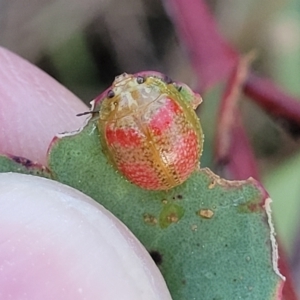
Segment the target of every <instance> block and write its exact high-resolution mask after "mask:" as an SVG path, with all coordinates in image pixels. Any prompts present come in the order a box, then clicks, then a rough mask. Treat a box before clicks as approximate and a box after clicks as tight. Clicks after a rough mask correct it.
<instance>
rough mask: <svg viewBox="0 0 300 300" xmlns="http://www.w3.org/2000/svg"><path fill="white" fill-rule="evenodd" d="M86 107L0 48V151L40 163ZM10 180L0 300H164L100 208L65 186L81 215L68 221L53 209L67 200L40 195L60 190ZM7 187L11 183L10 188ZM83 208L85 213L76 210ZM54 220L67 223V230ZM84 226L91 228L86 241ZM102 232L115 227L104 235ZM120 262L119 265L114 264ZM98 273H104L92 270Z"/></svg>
mask: <svg viewBox="0 0 300 300" xmlns="http://www.w3.org/2000/svg"><path fill="white" fill-rule="evenodd" d="M99 92H101V91H99ZM86 110H87V107H86V106H85V105H84V104H83V103H82V102H81V101H80V100H79V99H78V98H77V97H76V96H74V95H73V94H72V93H71V92H70V91H68V90H67V89H65V88H64V87H63V86H61V85H60V84H59V83H57V82H56V81H55V80H53V79H52V78H50V77H49V76H48V75H46V74H45V73H43V72H42V71H40V70H39V69H37V68H36V67H34V66H32V65H31V64H29V63H28V62H26V61H24V60H23V59H21V58H20V57H18V56H16V55H15V54H12V53H11V52H9V51H7V50H5V49H3V48H0V124H1V126H0V153H10V154H13V155H17V156H23V157H26V158H28V159H31V160H33V161H36V162H39V163H41V164H47V159H46V152H47V149H48V146H49V143H50V142H51V140H52V138H53V136H55V134H56V133H59V132H65V131H73V130H76V129H78V128H79V127H80V126H81V125H82V123H83V120H84V118H83V117H81V118H78V117H76V114H78V113H81V112H84V111H86ZM0 176H1V174H0ZM12 176H14V175H10V176H8V177H9V178H8V177H7V178H6V177H5V178H4V177H0V208H1V205H2V208H3V209H0V228H1V230H0V286H1V289H0V298H1V299H2V298H3V299H8V298H9V297H10V296H12V298H9V299H41V298H40V297H41V295H43V296H42V298H43V299H67V300H68V299H102V300H106V299H149V300H150V299H171V298H170V296H169V293H168V291H167V288H166V286H165V283H164V281H163V279H162V277H161V276H160V273H159V272H158V270H157V268H156V266H155V265H154V263H153V262H152V260H151V258H150V257H149V256H148V254H147V252H146V251H145V249H144V248H143V247H142V246H141V245H140V244H139V242H137V241H134V242H132V241H133V240H135V239H134V238H133V236H132V235H131V233H129V232H128V231H127V230H126V229H125V228H124V227H123V225H121V224H120V223H119V222H118V221H117V220H115V218H114V217H112V216H111V215H110V214H109V213H108V212H107V211H106V210H104V209H103V208H101V207H100V206H99V205H97V204H95V203H94V202H93V200H91V199H88V198H86V197H85V196H84V195H81V194H78V195H77V192H76V191H75V192H73V191H71V192H70V191H68V188H67V191H66V193H67V194H68V193H69V192H70V193H71V194H72V197H71V198H72V199H71V200H68V201H70V203H71V204H72V207H73V208H72V209H74V210H75V211H77V213H76V214H75V215H77V216H78V214H81V212H82V211H88V212H87V213H85V215H82V217H80V218H79V219H78V218H77V219H76V218H73V214H72V213H71V214H70V216H69V217H68V214H69V213H70V211H69V210H68V208H67V210H66V207H65V206H64V205H61V203H62V202H61V197H62V198H63V199H65V197H69V196H64V195H65V194H64V193H65V191H64V190H63V191H62V192H60V194H61V195H62V196H60V195H58V196H57V197H56V196H55V197H56V198H55V201H54V200H53V201H52V198H51V197H52V196H51V197H50V198H49V197H48V198H49V199H50V200H49V199H48V198H47V195H49V193H50V194H51V193H52V192H53V191H54V192H55V190H56V189H57V190H60V191H61V189H63V188H62V187H61V186H59V185H58V186H57V184H56V183H54V182H50V183H49V184H48V183H47V182H46V183H45V184H44V183H40V182H37V181H34V180H33V181H31V179H28V178H27V177H26V178H25V179H24V180H25V181H23V178H21V177H18V176H16V177H12ZM19 182H23V183H22V184H24V189H23V190H22V193H21V194H20V193H19V195H16V193H14V191H17V192H20V189H19V188H18V183H19ZM10 185H12V186H14V188H12V191H10V188H9V186H10ZM15 187H17V188H15ZM49 189H50V192H49ZM7 190H8V191H9V193H7ZM37 191H38V192H37ZM43 193H45V195H44V194H43ZM73 194H74V195H75V196H74V195H73ZM51 195H52V194H51ZM53 197H54V196H53ZM73 198H74V199H73ZM53 199H54V198H53ZM68 199H69V198H68ZM85 205H88V210H85V209H84V210H82V209H81V207H82V206H85ZM4 208H5V210H4ZM17 208H19V209H17ZM1 211H2V213H1ZM4 211H5V213H3V212H4ZM51 211H55V213H54V214H53V213H51ZM89 211H90V212H89ZM19 213H20V216H18V214H19ZM58 215H59V216H61V217H60V218H57V216H58ZM95 215H97V217H95ZM22 218H23V219H22ZM22 220H24V224H23V223H22V222H23V221H22ZM60 220H63V221H64V222H65V224H70V223H71V224H74V226H69V227H68V226H67V225H64V224H63V223H61V222H60ZM100 223H101V226H100V225H99V224H100ZM76 224H77V225H76ZM97 224H98V225H97ZM106 226H107V227H106ZM28 228H32V229H33V231H32V230H29V231H28ZM35 228H43V229H41V230H39V231H35V230H34V229H35ZM78 228H81V231H80V234H79V231H78ZM91 228H97V230H98V229H99V230H98V231H97V232H96V233H95V235H93V236H92V237H91V238H90V239H89V240H87V239H86V237H87V236H88V235H89V234H90V233H91ZM101 228H102V229H101ZM108 228H116V230H115V231H112V232H111V233H110V234H109V235H107V230H108ZM4 229H5V230H4ZM85 230H86V232H85ZM101 230H104V231H102V232H101ZM105 237H106V238H105ZM50 242H51V243H50ZM12 243H15V244H14V245H13V244H12ZM49 243H50V244H49ZM36 245H38V247H37V246H36ZM49 245H51V246H49ZM40 249H43V251H42V252H41V253H39V251H40ZM74 249H76V251H74ZM120 249H122V251H119V250H120ZM117 250H118V251H117ZM104 254H105V255H104ZM41 256H42V259H41ZM102 256H103V257H104V259H102V260H101V257H102ZM124 257H126V258H128V259H126V260H124V259H123V258H124ZM130 257H131V258H130ZM120 261H121V262H123V263H116V262H120ZM45 262H47V264H45ZM53 262H55V263H53ZM70 262H71V263H70ZM36 266H38V267H37V268H36ZM105 268H107V270H109V272H110V273H109V274H108V272H101V271H99V270H101V269H103V270H104V269H105ZM114 268H115V269H114ZM132 270H134V272H132ZM114 272H115V273H114ZM20 274H21V275H20ZM120 274H123V275H122V276H120ZM134 274H135V275H137V274H138V277H137V278H136V277H134V276H135V275H134ZM127 275H128V276H127ZM87 278H89V280H87ZM95 278H97V280H96V281H94V280H95ZM112 278H113V281H112ZM49 286H50V288H49ZM3 287H5V288H4V289H3ZM116 287H117V288H116ZM43 289H45V290H43ZM1 293H2V294H1ZM18 293H19V294H18ZM51 293H53V295H55V297H54V298H53V295H51ZM116 293H119V294H116ZM141 295H142V296H141Z"/></svg>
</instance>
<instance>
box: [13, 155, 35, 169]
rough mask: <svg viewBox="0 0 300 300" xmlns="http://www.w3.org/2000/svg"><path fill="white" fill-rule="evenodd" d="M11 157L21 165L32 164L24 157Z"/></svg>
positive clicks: (30, 165)
mask: <svg viewBox="0 0 300 300" xmlns="http://www.w3.org/2000/svg"><path fill="white" fill-rule="evenodd" d="M11 159H12V160H14V161H15V162H16V163H18V164H22V165H23V166H25V167H27V168H29V167H32V165H33V162H32V161H31V160H29V159H27V158H24V157H19V156H12V157H11Z"/></svg>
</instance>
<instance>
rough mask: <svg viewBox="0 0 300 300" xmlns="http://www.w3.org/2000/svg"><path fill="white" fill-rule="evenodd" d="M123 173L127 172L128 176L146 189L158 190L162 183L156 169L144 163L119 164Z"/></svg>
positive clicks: (131, 180)
mask: <svg viewBox="0 0 300 300" xmlns="http://www.w3.org/2000/svg"><path fill="white" fill-rule="evenodd" d="M118 168H119V170H120V171H121V173H123V174H126V178H127V179H128V180H129V181H130V182H132V183H134V184H136V185H138V186H140V187H142V188H145V189H152V190H157V189H160V188H161V183H160V181H159V179H158V178H157V173H156V172H155V170H154V169H153V168H152V167H151V166H149V165H146V164H142V163H126V162H123V163H120V164H119V165H118Z"/></svg>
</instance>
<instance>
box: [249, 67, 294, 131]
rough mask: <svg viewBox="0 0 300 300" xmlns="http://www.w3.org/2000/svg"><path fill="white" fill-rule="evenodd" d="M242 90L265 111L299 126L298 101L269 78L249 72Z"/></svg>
mask: <svg viewBox="0 0 300 300" xmlns="http://www.w3.org/2000/svg"><path fill="white" fill-rule="evenodd" d="M244 92H245V94H246V95H247V96H249V97H250V98H252V100H253V101H255V102H256V103H257V104H258V105H259V106H261V107H262V108H263V109H264V110H265V111H266V112H267V113H269V114H271V115H273V116H275V117H279V118H285V119H288V120H289V121H293V122H294V123H295V124H298V125H299V126H300V101H299V99H296V98H295V97H292V96H289V95H287V93H285V92H283V91H282V90H281V89H280V88H278V86H276V85H275V84H274V83H273V82H272V81H271V80H269V79H266V78H261V77H258V76H256V75H255V74H253V73H252V74H250V75H249V76H248V78H247V80H246V82H245V85H244Z"/></svg>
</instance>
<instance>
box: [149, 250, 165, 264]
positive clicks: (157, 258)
mask: <svg viewBox="0 0 300 300" xmlns="http://www.w3.org/2000/svg"><path fill="white" fill-rule="evenodd" d="M149 253H150V255H151V257H152V259H153V260H154V262H155V263H156V265H157V266H159V265H161V264H162V255H161V254H160V253H159V252H158V251H156V250H152V251H150V252H149Z"/></svg>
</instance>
